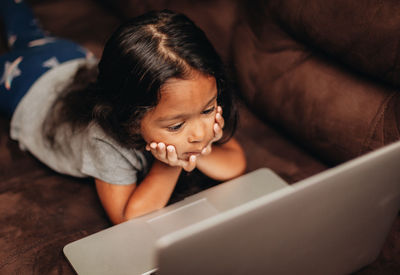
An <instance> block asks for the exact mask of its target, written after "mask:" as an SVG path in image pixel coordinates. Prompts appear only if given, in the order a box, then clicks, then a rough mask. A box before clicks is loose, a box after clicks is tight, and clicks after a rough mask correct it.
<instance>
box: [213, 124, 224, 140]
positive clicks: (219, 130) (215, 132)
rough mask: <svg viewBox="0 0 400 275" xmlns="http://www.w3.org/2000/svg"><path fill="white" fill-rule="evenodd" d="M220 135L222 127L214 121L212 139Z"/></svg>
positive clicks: (217, 138) (216, 138)
mask: <svg viewBox="0 0 400 275" xmlns="http://www.w3.org/2000/svg"><path fill="white" fill-rule="evenodd" d="M221 137H222V129H221V127H220V126H219V124H218V123H214V139H213V141H217V140H219V139H220V138H221Z"/></svg>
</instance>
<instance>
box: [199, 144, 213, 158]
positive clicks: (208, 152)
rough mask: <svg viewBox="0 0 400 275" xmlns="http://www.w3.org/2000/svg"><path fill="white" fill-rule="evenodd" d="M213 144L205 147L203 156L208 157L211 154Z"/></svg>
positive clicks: (202, 151)
mask: <svg viewBox="0 0 400 275" xmlns="http://www.w3.org/2000/svg"><path fill="white" fill-rule="evenodd" d="M211 150H212V149H211V142H210V144H209V145H207V146H206V147H204V149H203V150H201V154H202V155H208V154H210V153H211Z"/></svg>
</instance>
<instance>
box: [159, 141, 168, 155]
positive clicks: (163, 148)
mask: <svg viewBox="0 0 400 275" xmlns="http://www.w3.org/2000/svg"><path fill="white" fill-rule="evenodd" d="M157 155H158V156H159V157H161V158H162V159H165V158H166V157H167V151H166V146H165V144H164V143H162V142H159V143H158V144H157Z"/></svg>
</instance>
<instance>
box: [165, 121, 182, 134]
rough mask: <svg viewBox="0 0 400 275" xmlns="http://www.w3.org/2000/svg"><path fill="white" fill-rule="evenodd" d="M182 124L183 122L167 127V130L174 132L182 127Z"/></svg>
mask: <svg viewBox="0 0 400 275" xmlns="http://www.w3.org/2000/svg"><path fill="white" fill-rule="evenodd" d="M183 123H184V122H182V123H179V124H175V125H173V126H169V127H167V130H168V131H170V132H176V131H178V130H179V129H180V128H181V127H182V125H183Z"/></svg>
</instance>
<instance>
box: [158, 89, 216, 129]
mask: <svg viewBox="0 0 400 275" xmlns="http://www.w3.org/2000/svg"><path fill="white" fill-rule="evenodd" d="M217 96H218V93H217V94H216V95H215V96H213V97H212V98H211V99H210V100H209V101H208V102H207V103H206V104H205V105H204V107H203V109H205V108H206V107H207V106H208V105H210V104H211V103H212V102H213V101H214V100H215V99H216V98H217ZM186 116H187V114H179V115H176V116H171V117H168V116H167V117H161V118H159V119H157V121H158V122H164V121H170V120H178V119H181V118H184V117H186Z"/></svg>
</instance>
